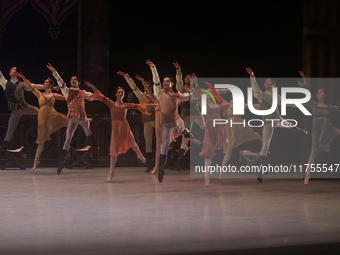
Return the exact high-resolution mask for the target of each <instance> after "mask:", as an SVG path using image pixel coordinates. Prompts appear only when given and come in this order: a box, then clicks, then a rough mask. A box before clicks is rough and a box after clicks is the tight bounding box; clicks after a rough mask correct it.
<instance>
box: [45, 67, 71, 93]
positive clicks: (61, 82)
mask: <svg viewBox="0 0 340 255" xmlns="http://www.w3.org/2000/svg"><path fill="white" fill-rule="evenodd" d="M46 67H47V68H48V69H50V70H51V71H52V74H53V76H54V78H55V79H56V80H57V83H58V86H59V87H60V90H61V93H63V95H64V96H65V98H67V97H68V91H69V88H68V87H67V86H66V83H65V82H64V80H63V79H62V78H61V77H60V75H59V74H58V72H57V70H56V69H55V68H54V67H53V66H52V65H51V64H50V63H48V64H47V65H46Z"/></svg>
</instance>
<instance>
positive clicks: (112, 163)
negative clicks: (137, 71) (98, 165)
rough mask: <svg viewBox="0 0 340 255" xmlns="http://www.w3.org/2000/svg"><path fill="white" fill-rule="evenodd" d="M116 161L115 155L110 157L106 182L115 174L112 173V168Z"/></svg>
mask: <svg viewBox="0 0 340 255" xmlns="http://www.w3.org/2000/svg"><path fill="white" fill-rule="evenodd" d="M116 163H117V157H111V158H110V173H109V176H108V177H107V180H106V181H107V182H110V181H111V180H112V177H113V176H114V175H115V174H114V171H113V170H114V168H115V166H116Z"/></svg>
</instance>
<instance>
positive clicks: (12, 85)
mask: <svg viewBox="0 0 340 255" xmlns="http://www.w3.org/2000/svg"><path fill="white" fill-rule="evenodd" d="M18 73H20V70H19V68H18V67H12V68H11V70H10V71H9V76H10V77H11V79H10V80H9V81H8V80H6V79H5V77H4V76H3V74H2V73H1V71H0V85H1V86H2V88H3V89H4V92H5V95H6V98H7V101H8V109H9V110H10V111H12V112H11V116H10V118H9V120H8V129H7V133H6V137H5V139H4V141H3V142H2V145H1V147H0V153H1V152H3V151H4V150H6V149H8V148H9V146H10V144H11V141H12V138H13V135H14V132H15V129H16V128H17V126H18V124H19V121H20V118H21V116H22V115H24V114H28V115H38V113H39V109H38V108H37V107H34V106H32V105H29V104H28V103H27V102H26V100H25V97H24V90H26V91H31V89H30V88H29V87H27V86H26V85H25V83H24V82H22V81H19V79H18V77H17V74H18Z"/></svg>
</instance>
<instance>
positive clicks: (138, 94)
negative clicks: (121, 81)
mask: <svg viewBox="0 0 340 255" xmlns="http://www.w3.org/2000/svg"><path fill="white" fill-rule="evenodd" d="M117 74H119V75H121V76H123V77H124V78H125V80H126V82H127V84H129V86H130V88H131V89H132V91H133V93H134V94H135V96H136V97H137V98H138V100H142V97H143V93H142V92H141V91H140V89H139V88H138V87H137V85H136V83H135V82H134V81H133V80H132V78H131V77H130V76H129V75H128V74H127V73H123V72H122V71H120V70H118V72H117Z"/></svg>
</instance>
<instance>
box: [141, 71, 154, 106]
mask: <svg viewBox="0 0 340 255" xmlns="http://www.w3.org/2000/svg"><path fill="white" fill-rule="evenodd" d="M135 78H136V79H137V80H139V81H141V82H142V84H143V86H144V89H145V90H146V91H147V92H148V94H149V96H150V97H151V100H152V101H153V102H154V103H155V104H156V103H158V99H157V98H156V96H155V95H154V94H153V93H152V91H151V89H150V87H149V86H148V85H147V84H146V81H145V80H144V79H143V78H142V77H140V76H139V75H136V76H135Z"/></svg>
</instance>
